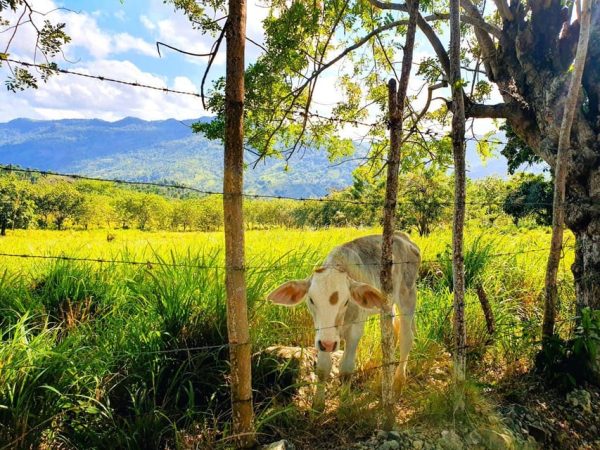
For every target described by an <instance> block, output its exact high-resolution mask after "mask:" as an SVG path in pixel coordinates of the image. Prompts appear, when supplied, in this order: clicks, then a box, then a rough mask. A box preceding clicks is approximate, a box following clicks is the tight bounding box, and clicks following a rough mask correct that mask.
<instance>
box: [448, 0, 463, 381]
mask: <svg viewBox="0 0 600 450" xmlns="http://www.w3.org/2000/svg"><path fill="white" fill-rule="evenodd" d="M449 53H450V55H449V56H450V85H451V87H452V152H453V154H454V218H453V225H452V275H453V279H454V286H453V291H454V379H455V381H456V382H457V383H458V384H462V382H464V381H465V378H466V365H467V363H466V361H467V359H466V348H465V346H466V343H467V332H466V327H465V262H464V256H463V234H464V227H465V199H466V174H465V102H464V97H463V95H464V94H463V86H462V77H461V73H460V0H450V52H449Z"/></svg>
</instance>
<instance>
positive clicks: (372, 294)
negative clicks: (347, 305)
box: [350, 280, 389, 310]
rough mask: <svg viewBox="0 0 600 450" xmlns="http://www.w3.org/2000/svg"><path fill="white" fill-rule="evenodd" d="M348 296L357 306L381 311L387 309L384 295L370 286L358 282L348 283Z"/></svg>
mask: <svg viewBox="0 0 600 450" xmlns="http://www.w3.org/2000/svg"><path fill="white" fill-rule="evenodd" d="M350 295H351V296H352V300H354V301H355V302H356V303H357V304H358V305H359V306H362V307H363V308H366V309H373V308H380V309H383V310H386V309H389V307H388V305H387V302H386V299H385V295H383V294H382V293H381V291H379V289H376V288H374V287H373V286H371V285H370V284H366V283H359V282H358V281H354V280H351V281H350Z"/></svg>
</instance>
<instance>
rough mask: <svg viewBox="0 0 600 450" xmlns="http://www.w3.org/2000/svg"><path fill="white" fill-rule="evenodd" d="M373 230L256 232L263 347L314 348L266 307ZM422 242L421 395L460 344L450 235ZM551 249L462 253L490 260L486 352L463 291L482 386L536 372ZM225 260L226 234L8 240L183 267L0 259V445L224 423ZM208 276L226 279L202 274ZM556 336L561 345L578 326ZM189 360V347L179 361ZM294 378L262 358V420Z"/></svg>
mask: <svg viewBox="0 0 600 450" xmlns="http://www.w3.org/2000/svg"><path fill="white" fill-rule="evenodd" d="M377 232H379V230H378V229H354V228H332V229H321V230H315V231H313V230H287V229H273V230H265V231H249V232H248V233H247V235H246V244H247V256H248V276H247V279H248V299H249V309H250V321H251V334H252V338H253V343H254V350H255V351H256V352H259V351H260V350H261V349H262V348H265V347H267V346H270V345H302V346H307V347H310V346H311V345H313V331H312V323H311V320H310V318H309V316H308V314H307V312H306V309H305V308H304V306H301V307H299V308H284V307H277V306H274V305H270V304H268V303H267V302H266V301H265V300H264V299H265V295H266V293H267V292H268V291H269V290H270V289H272V288H273V287H275V286H277V285H278V284H279V283H281V282H283V281H286V280H287V279H293V278H303V277H306V276H308V275H309V274H310V272H311V270H312V268H313V267H314V266H315V265H318V264H319V263H320V262H321V261H322V259H323V258H324V257H325V255H326V254H327V252H328V251H330V250H331V248H333V247H334V246H335V245H338V244H341V243H343V242H346V241H348V240H351V239H354V238H356V237H359V236H364V235H368V234H373V233H377ZM108 234H110V235H111V236H110V237H111V239H110V240H109V239H107V237H108ZM413 239H414V240H415V241H416V242H417V243H418V245H419V246H420V248H421V250H422V256H423V260H424V262H423V268H422V280H421V281H420V282H419V300H418V302H419V305H418V308H417V310H418V312H417V315H416V323H417V340H416V344H415V348H414V350H413V352H412V353H411V358H412V359H411V362H410V366H409V369H410V373H411V376H412V377H413V378H414V379H415V380H416V382H417V383H425V384H426V383H430V382H432V381H431V379H430V378H429V376H430V375H431V373H433V372H436V371H437V372H439V371H440V370H441V369H440V367H446V366H447V363H448V356H447V352H448V351H451V347H452V344H451V323H452V321H451V304H452V294H451V293H450V291H449V281H448V276H447V271H448V267H447V265H446V266H444V263H443V260H444V259H445V258H447V257H448V254H447V246H448V245H449V243H450V241H451V235H450V232H449V230H437V231H435V232H434V233H432V234H431V235H429V236H427V237H419V236H413ZM549 241H550V234H549V230H548V229H546V228H539V229H530V230H519V229H516V228H514V227H503V228H478V227H469V228H468V229H467V231H466V245H465V250H466V251H467V254H479V255H480V256H481V258H479V259H476V261H477V262H476V264H475V263H473V264H475V266H476V267H473V268H472V269H471V270H472V271H474V272H475V273H476V274H477V280H478V283H480V284H481V285H482V286H483V287H484V290H485V292H486V293H487V295H488V297H489V300H490V303H491V305H492V309H493V311H494V315H495V318H496V325H497V334H496V336H495V337H493V339H490V336H488V335H487V332H486V328H485V322H484V320H483V315H482V313H481V308H480V306H479V304H478V298H477V296H476V293H475V290H474V289H473V288H472V287H470V288H469V289H468V291H467V320H468V324H467V329H468V334H469V339H468V341H469V342H468V343H469V346H470V354H471V368H470V370H471V373H472V374H473V376H474V377H475V378H478V377H479V378H485V377H486V376H487V375H486V370H485V367H490V366H492V367H493V368H494V369H496V370H499V371H503V370H511V367H514V366H515V365H518V364H520V363H522V361H523V360H530V356H531V355H532V354H533V352H534V351H535V349H536V348H537V347H536V346H535V342H536V341H537V339H538V338H539V324H540V318H541V311H542V302H541V297H540V293H541V289H542V286H543V279H544V271H545V261H546V258H547V253H548V252H547V248H548V245H549ZM476 242H478V243H479V244H478V246H477V245H475V243H476ZM566 242H567V245H569V246H571V245H573V238H572V237H571V236H570V235H568V236H567V237H566ZM482 245H483V247H485V248H486V249H487V250H486V252H483V251H482ZM222 249H223V234H222V233H220V232H215V233H174V232H141V231H133V230H115V231H110V232H108V231H102V230H94V231H63V232H57V231H39V230H30V231H20V230H17V231H15V232H9V236H7V237H6V238H2V239H0V253H16V254H30V255H63V256H69V257H82V258H100V259H114V260H117V261H122V260H129V261H132V260H133V261H140V262H146V261H152V262H157V261H158V262H162V263H166V264H171V263H173V264H176V265H177V266H176V267H170V266H168V265H160V264H150V265H145V264H144V265H141V266H130V265H125V264H114V263H102V264H100V263H94V262H72V261H53V260H37V259H21V258H11V257H3V256H0V326H1V327H2V328H1V333H0V334H1V336H2V338H1V343H0V424H2V425H0V444H2V440H6V441H9V442H10V441H12V440H14V439H17V438H19V437H22V436H24V437H23V440H22V442H19V445H22V446H28V445H40V444H44V443H45V444H47V445H48V446H52V445H57V442H60V439H68V440H69V441H70V442H73V443H76V444H78V445H80V446H81V445H83V446H94V445H95V446H100V447H102V446H103V445H107V443H108V442H111V443H114V442H117V443H118V445H117V446H120V447H132V448H139V447H152V448H159V444H160V445H164V444H165V442H172V441H173V439H175V436H177V431H178V430H181V429H185V428H187V427H189V426H191V424H192V423H198V422H204V423H214V422H217V423H218V424H219V426H221V425H222V424H223V423H226V421H227V417H228V416H227V411H228V405H229V402H228V400H227V398H226V395H227V384H226V377H225V375H226V373H227V364H226V355H227V353H226V350H224V349H223V350H216V351H203V350H198V349H197V347H202V346H206V345H211V346H212V345H218V344H221V343H224V342H225V341H226V331H225V324H226V320H225V301H224V285H223V270H222V268H221V267H222V266H223V264H224V258H223V251H222ZM572 261H573V251H572V249H570V248H567V249H566V251H565V257H564V259H563V261H562V263H561V271H560V278H561V284H560V286H561V315H560V318H561V319H566V318H568V317H569V316H570V315H571V314H572V307H571V306H572V303H573V289H572V287H571V282H572V276H571V274H570V272H569V270H568V268H569V267H570V265H571V263H572ZM213 266H217V267H220V268H218V269H211V268H203V267H213ZM443 273H446V276H445V277H444V276H443V275H441V274H443ZM560 325H561V328H560V329H561V332H564V333H566V332H567V331H568V328H569V326H570V322H568V321H565V322H561V324H560ZM378 328H379V324H378V322H377V321H376V320H374V321H370V322H369V323H367V332H366V333H365V337H364V339H363V341H362V342H361V348H360V353H359V358H358V360H359V364H358V365H359V368H361V369H369V368H370V367H374V366H377V365H378V364H379V363H380V361H379V343H378V340H379V339H378ZM190 347H191V348H196V349H195V350H189V351H187V350H186V351H183V350H181V349H185V348H190ZM484 365H485V367H483V370H482V368H481V367H482V366H484ZM269 367H270V369H269ZM286 370H287V369H286V368H285V367H283V368H281V367H278V366H276V367H275V368H273V364H271V363H265V360H264V359H262V358H259V359H257V360H256V361H255V371H256V372H255V373H256V375H257V376H256V378H255V383H254V386H255V388H256V389H257V391H259V392H260V394H259V393H257V397H256V400H257V402H258V404H259V405H261V404H262V405H263V406H262V407H259V408H263V410H266V409H269V408H270V407H266V406H264V405H265V399H266V400H267V404H270V401H271V400H270V399H272V398H273V397H277V398H279V397H278V396H277V394H279V392H280V391H285V389H286V388H287V387H288V386H287V385H286V381H285V380H287V378H286ZM442 373H443V371H442ZM373 374H374V375H373V376H374V377H376V373H375V372H373ZM442 376H443V375H442ZM265 408H266V409H265ZM53 433H54V434H53ZM57 439H58V440H57Z"/></svg>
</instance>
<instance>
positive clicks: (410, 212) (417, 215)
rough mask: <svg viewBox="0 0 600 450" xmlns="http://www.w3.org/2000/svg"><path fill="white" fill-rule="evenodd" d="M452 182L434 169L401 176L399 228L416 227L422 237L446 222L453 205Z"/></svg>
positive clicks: (398, 210) (397, 212) (397, 211)
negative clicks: (449, 209)
mask: <svg viewBox="0 0 600 450" xmlns="http://www.w3.org/2000/svg"><path fill="white" fill-rule="evenodd" d="M450 183H451V179H450V177H448V176H447V175H445V174H444V173H443V172H437V171H434V170H426V171H423V172H422V173H413V174H408V175H404V176H402V177H401V179H400V192H399V197H400V199H401V201H400V203H399V205H398V209H397V210H396V215H397V216H398V225H399V227H400V228H404V229H408V228H412V227H414V228H416V230H417V232H418V233H419V236H427V235H428V234H429V233H431V231H433V229H434V228H435V226H436V225H439V224H441V223H443V222H446V221H447V216H448V214H447V211H448V208H449V207H450V205H451V203H452V190H451V189H450Z"/></svg>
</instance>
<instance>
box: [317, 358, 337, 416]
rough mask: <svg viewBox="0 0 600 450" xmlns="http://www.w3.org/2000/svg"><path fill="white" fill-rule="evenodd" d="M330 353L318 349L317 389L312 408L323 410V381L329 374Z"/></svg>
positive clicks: (327, 378)
mask: <svg viewBox="0 0 600 450" xmlns="http://www.w3.org/2000/svg"><path fill="white" fill-rule="evenodd" d="M331 364H332V363H331V353H329V352H322V351H320V350H319V353H318V355H317V367H316V369H315V372H316V373H317V378H318V382H317V390H316V392H315V396H314V397H313V409H316V410H323V408H324V407H325V382H326V381H327V380H329V375H330V374H331Z"/></svg>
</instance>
